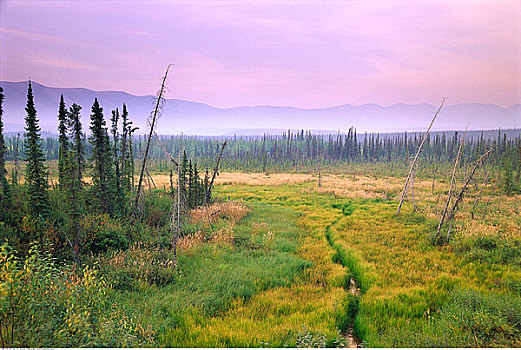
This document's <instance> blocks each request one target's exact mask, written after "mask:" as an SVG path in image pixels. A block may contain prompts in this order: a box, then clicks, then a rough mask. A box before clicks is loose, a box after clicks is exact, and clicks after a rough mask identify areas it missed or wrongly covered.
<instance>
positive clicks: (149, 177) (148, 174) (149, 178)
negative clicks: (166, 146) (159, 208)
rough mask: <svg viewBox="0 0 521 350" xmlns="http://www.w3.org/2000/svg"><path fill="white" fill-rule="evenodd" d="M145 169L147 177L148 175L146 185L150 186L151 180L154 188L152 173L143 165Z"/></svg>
mask: <svg viewBox="0 0 521 350" xmlns="http://www.w3.org/2000/svg"><path fill="white" fill-rule="evenodd" d="M145 171H146V173H147V177H148V187H149V188H152V187H151V186H150V182H152V185H154V188H157V187H156V183H155V182H154V178H153V177H152V175H150V172H149V171H148V166H145Z"/></svg>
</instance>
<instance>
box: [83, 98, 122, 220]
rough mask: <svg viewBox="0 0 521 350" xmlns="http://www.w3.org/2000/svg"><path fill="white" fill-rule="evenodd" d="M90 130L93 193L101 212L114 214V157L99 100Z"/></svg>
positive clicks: (93, 111) (93, 107)
mask: <svg viewBox="0 0 521 350" xmlns="http://www.w3.org/2000/svg"><path fill="white" fill-rule="evenodd" d="M90 121H91V124H90V130H91V133H92V136H91V137H90V138H89V142H90V144H91V145H92V156H91V167H92V168H91V169H92V173H91V174H92V184H93V186H92V191H93V197H94V198H95V199H96V206H97V207H98V209H100V210H101V211H104V212H106V213H109V214H111V215H112V214H114V208H115V199H116V198H115V192H116V191H115V181H114V180H115V179H114V173H113V168H112V156H111V151H110V139H109V135H108V131H107V128H106V127H105V125H106V123H105V118H104V116H103V108H101V107H100V105H99V103H98V99H95V100H94V104H93V105H92V114H91V116H90Z"/></svg>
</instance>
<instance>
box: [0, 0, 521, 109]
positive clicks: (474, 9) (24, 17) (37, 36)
mask: <svg viewBox="0 0 521 350" xmlns="http://www.w3.org/2000/svg"><path fill="white" fill-rule="evenodd" d="M168 63H174V64H175V67H174V69H173V70H172V75H171V78H170V82H169V88H170V91H169V92H168V94H167V97H169V98H181V99H186V100H192V101H198V102H204V103H208V104H211V105H214V106H217V107H231V106H239V105H291V106H296V107H305V108H321V107H329V106H334V105H340V104H346V103H349V104H354V105H358V104H364V103H378V104H382V105H391V104H395V103H424V102H426V103H431V104H435V105H437V104H439V103H440V101H441V100H442V98H443V97H448V101H447V102H448V104H449V105H450V104H457V103H464V102H479V103H493V104H497V105H500V106H503V107H508V106H510V105H512V104H515V103H521V2H520V1H500V0H495V1H338V2H328V1H300V2H297V1H284V2H282V1H277V2H275V1H262V2H260V1H258V2H248V1H234V2H229V1H220V2H202V1H186V2H184V1H176V2H173V1H172V2H165V1H162V2H153V3H150V2H140V1H117V2H116V1H114V2H109V1H81V2H80V1H75V2H74V1H53V2H50V1H6V0H0V80H8V81H20V80H27V78H28V77H31V79H33V80H35V81H37V82H40V83H42V84H44V85H48V86H57V87H85V88H89V89H93V90H124V91H127V92H129V93H131V94H137V95H149V94H153V93H155V91H156V90H157V89H158V87H159V84H160V78H161V76H162V75H163V73H164V70H165V68H166V66H167V64H168Z"/></svg>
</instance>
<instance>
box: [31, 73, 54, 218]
mask: <svg viewBox="0 0 521 350" xmlns="http://www.w3.org/2000/svg"><path fill="white" fill-rule="evenodd" d="M25 111H26V113H27V116H26V117H25V131H26V132H25V142H24V144H25V159H26V161H27V164H26V168H25V181H26V183H27V192H28V199H29V203H28V204H29V205H28V207H29V213H30V214H31V215H33V216H35V217H46V216H48V215H49V214H50V210H51V208H50V205H49V197H48V193H47V188H48V184H47V169H46V168H45V165H44V161H45V158H44V154H43V151H42V145H41V143H42V138H41V136H40V127H39V126H38V119H37V118H36V108H35V107H34V96H33V89H32V86H31V81H29V87H28V89H27V106H26V108H25Z"/></svg>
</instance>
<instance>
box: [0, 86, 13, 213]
mask: <svg viewBox="0 0 521 350" xmlns="http://www.w3.org/2000/svg"><path fill="white" fill-rule="evenodd" d="M3 92H4V90H3V89H2V88H1V87H0V208H1V209H2V213H3V212H5V210H6V209H7V207H8V205H9V203H10V202H11V188H10V186H9V182H7V170H6V169H5V154H6V147H5V141H4V124H3V121H2V116H3V114H4V110H3V107H2V104H3V101H4V94H3Z"/></svg>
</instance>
